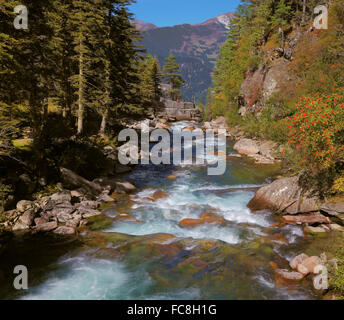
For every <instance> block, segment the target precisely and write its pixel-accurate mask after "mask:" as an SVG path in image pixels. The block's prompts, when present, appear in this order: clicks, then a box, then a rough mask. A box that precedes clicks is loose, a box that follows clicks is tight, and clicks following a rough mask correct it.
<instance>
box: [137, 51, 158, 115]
mask: <svg viewBox="0 0 344 320" xmlns="http://www.w3.org/2000/svg"><path fill="white" fill-rule="evenodd" d="M139 72H140V94H141V97H142V103H143V105H144V106H145V107H146V108H153V110H154V111H156V110H158V109H159V105H160V98H161V95H162V93H161V89H160V83H161V72H160V65H159V62H158V60H157V58H154V57H152V56H151V55H148V56H147V57H146V58H145V59H144V60H143V61H142V62H141V63H140V68H139Z"/></svg>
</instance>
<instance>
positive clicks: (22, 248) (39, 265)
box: [0, 232, 81, 299]
mask: <svg viewBox="0 0 344 320" xmlns="http://www.w3.org/2000/svg"><path fill="white" fill-rule="evenodd" d="M80 246H81V242H80V241H79V240H78V239H77V238H75V237H68V238H66V237H61V236H58V235H54V234H49V233H48V234H30V233H27V232H23V233H18V234H16V235H15V236H12V237H11V236H8V238H7V239H6V244H5V249H4V251H3V252H2V254H1V255H0V299H15V298H18V297H20V296H21V295H22V294H25V291H18V290H15V289H14V287H13V281H14V279H15V277H16V276H17V275H16V274H14V273H13V270H14V268H15V266H17V265H23V266H26V267H27V269H28V273H29V287H34V286H37V285H39V284H40V283H42V282H44V281H45V280H46V279H47V277H48V275H49V273H50V272H51V271H53V270H55V269H56V268H59V266H58V264H57V263H56V262H57V261H58V260H59V259H60V258H61V257H62V256H63V255H65V254H66V252H69V251H73V250H74V249H77V248H79V247H80Z"/></svg>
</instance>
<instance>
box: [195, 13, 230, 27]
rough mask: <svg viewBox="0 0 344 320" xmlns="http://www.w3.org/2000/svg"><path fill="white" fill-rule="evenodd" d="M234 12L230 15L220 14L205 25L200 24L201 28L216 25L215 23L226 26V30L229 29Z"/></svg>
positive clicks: (204, 23)
mask: <svg viewBox="0 0 344 320" xmlns="http://www.w3.org/2000/svg"><path fill="white" fill-rule="evenodd" d="M233 15H234V14H233V12H229V13H224V14H220V15H219V16H217V17H215V18H212V19H209V20H207V21H205V22H203V23H200V24H199V25H200V26H205V25H209V24H214V23H219V24H222V25H224V26H225V28H226V29H229V25H230V22H231V18H232V17H233Z"/></svg>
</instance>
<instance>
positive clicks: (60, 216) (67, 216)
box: [56, 212, 73, 223]
mask: <svg viewBox="0 0 344 320" xmlns="http://www.w3.org/2000/svg"><path fill="white" fill-rule="evenodd" d="M56 217H57V220H58V222H61V223H66V222H67V221H69V220H72V219H73V216H72V215H71V214H68V213H63V212H61V213H59V214H57V215H56Z"/></svg>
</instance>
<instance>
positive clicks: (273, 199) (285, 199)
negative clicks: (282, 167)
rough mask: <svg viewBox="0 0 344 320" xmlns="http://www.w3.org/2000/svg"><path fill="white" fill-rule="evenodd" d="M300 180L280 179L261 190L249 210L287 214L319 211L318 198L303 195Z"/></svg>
mask: <svg viewBox="0 0 344 320" xmlns="http://www.w3.org/2000/svg"><path fill="white" fill-rule="evenodd" d="M298 180H299V179H298V177H287V178H280V179H277V180H275V181H274V182H272V183H271V184H268V185H266V186H264V187H262V188H260V189H259V190H258V191H257V192H256V194H255V196H254V198H253V199H252V200H251V201H250V202H249V204H248V206H249V208H250V209H252V210H263V209H271V210H273V211H278V212H282V213H285V214H297V213H304V212H315V211H318V210H319V206H318V205H317V198H316V197H313V196H309V195H308V194H303V192H302V188H301V187H300V186H299V183H298Z"/></svg>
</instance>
